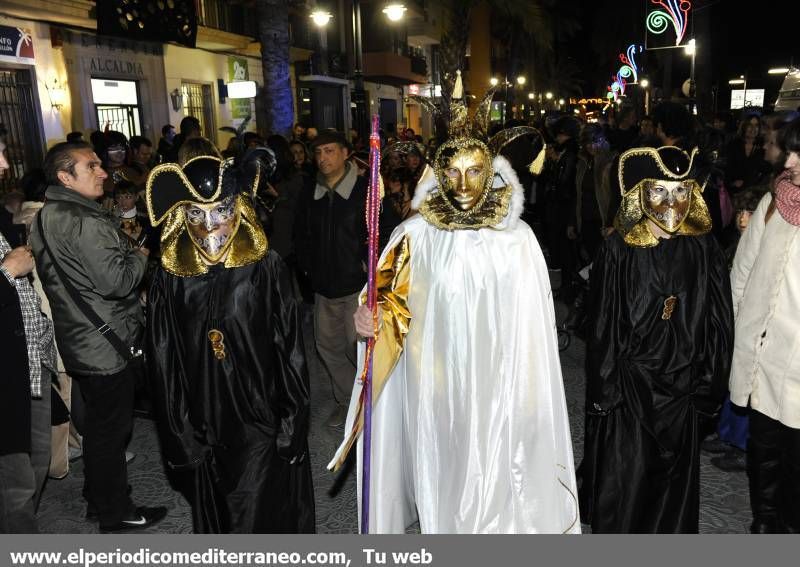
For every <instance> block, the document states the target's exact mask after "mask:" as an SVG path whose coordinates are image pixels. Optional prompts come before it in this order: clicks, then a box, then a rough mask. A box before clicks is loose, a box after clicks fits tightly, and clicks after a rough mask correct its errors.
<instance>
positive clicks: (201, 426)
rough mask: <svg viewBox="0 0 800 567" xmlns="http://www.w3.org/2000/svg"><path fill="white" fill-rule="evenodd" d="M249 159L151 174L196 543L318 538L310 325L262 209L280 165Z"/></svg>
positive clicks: (169, 412) (171, 384)
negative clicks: (206, 537)
mask: <svg viewBox="0 0 800 567" xmlns="http://www.w3.org/2000/svg"><path fill="white" fill-rule="evenodd" d="M248 156H249V157H248ZM248 156H246V157H244V158H243V159H242V160H241V161H240V162H239V163H236V164H234V163H233V158H230V159H228V160H225V161H222V160H220V159H219V158H216V157H199V158H195V159H193V160H192V161H191V162H189V163H188V164H187V165H186V166H185V167H184V168H183V169H182V168H180V167H179V166H177V165H175V164H165V165H162V166H158V167H157V168H155V169H154V170H153V172H152V174H151V177H150V180H149V182H148V185H147V191H146V198H147V208H148V212H149V214H150V218H151V221H152V223H153V224H154V225H160V224H163V231H162V237H161V251H162V255H161V267H160V268H159V269H158V271H157V273H156V275H155V277H154V280H153V283H152V285H151V287H150V293H149V305H148V331H147V336H148V352H149V364H150V373H151V379H152V394H153V399H154V405H155V408H156V413H157V419H158V425H159V431H160V434H161V441H162V449H163V452H164V456H165V458H166V461H167V463H168V465H169V466H170V467H171V468H172V469H173V470H175V471H183V472H184V474H183V475H180V476H183V477H184V479H186V480H188V484H189V485H190V486H191V488H190V489H189V490H188V492H189V494H188V495H187V496H188V497H189V499H190V502H191V505H192V512H193V519H194V529H195V532H201V533H219V532H222V533H229V532H234V533H286V532H289V533H291V532H313V531H314V500H313V489H312V483H311V469H310V466H309V462H308V458H306V450H307V441H306V437H307V431H308V423H309V398H308V374H307V369H306V363H305V356H304V350H303V342H302V333H301V325H300V316H299V313H298V307H297V304H296V302H295V301H294V299H293V298H292V291H291V290H292V288H291V283H290V276H289V274H288V272H287V270H286V267H285V265H284V263H283V262H282V261H281V258H280V257H279V256H278V254H277V253H275V252H274V251H272V250H268V247H267V239H266V236H265V235H264V231H263V229H262V228H261V225H260V224H259V223H258V220H257V218H256V214H255V211H254V209H253V205H252V201H251V199H252V195H254V194H255V192H256V189H257V186H258V183H259V180H261V181H265V180H266V179H267V178H269V173H270V171H269V169H274V159H273V158H272V154H271V153H269V151H268V150H266V149H264V148H256V149H253V150H250V151H249V152H248ZM263 160H268V161H263ZM262 161H263V163H262ZM268 162H269V163H268Z"/></svg>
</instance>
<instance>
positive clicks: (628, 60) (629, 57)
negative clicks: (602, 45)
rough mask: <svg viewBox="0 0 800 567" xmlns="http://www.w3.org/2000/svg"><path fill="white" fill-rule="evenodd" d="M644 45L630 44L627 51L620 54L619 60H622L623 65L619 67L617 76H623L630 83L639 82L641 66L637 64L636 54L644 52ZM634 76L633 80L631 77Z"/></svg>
mask: <svg viewBox="0 0 800 567" xmlns="http://www.w3.org/2000/svg"><path fill="white" fill-rule="evenodd" d="M642 49H643V47H642V46H641V45H636V44H635V43H632V44H631V45H629V46H628V49H627V51H626V52H625V53H620V54H619V60H620V61H622V67H620V68H619V73H617V77H618V78H619V77H622V78H623V79H625V80H626V81H628V83H638V82H639V67H638V66H637V65H636V54H637V53H641V52H642ZM631 78H633V80H632V81H631V80H630V79H631Z"/></svg>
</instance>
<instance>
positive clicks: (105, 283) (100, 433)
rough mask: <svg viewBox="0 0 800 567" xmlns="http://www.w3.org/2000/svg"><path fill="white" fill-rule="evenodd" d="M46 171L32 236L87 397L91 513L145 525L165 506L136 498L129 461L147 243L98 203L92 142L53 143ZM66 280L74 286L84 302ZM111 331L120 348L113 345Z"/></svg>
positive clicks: (68, 362)
mask: <svg viewBox="0 0 800 567" xmlns="http://www.w3.org/2000/svg"><path fill="white" fill-rule="evenodd" d="M44 171H45V175H46V177H47V181H48V183H49V185H50V186H49V187H48V189H47V193H46V198H47V202H46V204H45V206H44V207H43V208H42V211H41V212H40V218H39V220H38V222H35V223H34V224H33V227H32V231H31V237H30V240H31V246H32V248H33V253H34V256H35V258H36V266H37V269H38V273H39V275H40V277H41V280H42V286H43V288H44V291H45V293H46V294H47V298H48V300H49V301H50V306H51V309H52V315H53V323H54V325H55V332H56V339H57V341H58V345H59V347H60V353H61V357H62V360H63V361H64V366H65V368H66V370H67V372H68V373H69V374H70V375H71V376H73V377H74V378H75V379H77V380H78V381H79V383H80V387H81V393H82V395H83V398H84V401H85V403H86V419H85V421H86V423H85V427H84V429H85V431H84V441H83V448H84V463H85V466H86V468H85V474H86V485H85V488H84V495H85V496H86V498H87V500H88V502H89V506H88V508H87V518H92V517H94V516H95V515H96V517H97V519H98V520H99V522H100V529H101V531H123V530H131V529H141V528H144V527H147V526H149V525H151V524H153V523H155V522H157V521H159V520H161V519H162V518H163V517H164V516H165V514H166V508H163V507H157V508H148V507H136V506H134V505H133V503H132V501H131V499H130V497H129V496H128V480H127V476H128V475H127V467H126V463H125V446H126V445H127V443H128V440H129V438H130V434H131V430H132V426H133V399H134V384H135V381H136V373H137V372H140V371H141V370H140V369H141V363H140V358H138V357H136V356H135V355H136V354H137V351H138V345H139V343H140V339H141V335H142V332H143V329H144V315H143V313H142V309H141V307H140V305H139V298H138V290H137V288H138V286H139V284H140V282H141V280H142V277H143V276H144V272H145V266H146V261H147V250H145V249H134V248H131V246H130V244H129V239H127V238H125V237H124V235H122V234H121V233H120V232H119V230H118V227H117V224H116V221H115V219H113V217H112V216H111V215H110V214H109V213H107V212H106V211H104V210H103V209H102V207H101V206H100V205H99V204H98V203H97V201H96V199H98V198H99V197H102V196H103V181H104V180H105V179H106V178H107V177H108V175H107V174H106V172H105V171H103V168H102V167H101V163H100V159H99V158H98V157H97V155H96V154H95V153H94V151H93V150H92V147H91V146H90V145H89V144H85V143H74V144H70V143H61V144H57V145H55V146H54V147H53V148H52V149H50V151H49V152H48V153H47V156H46V157H45V162H44ZM40 231H41V233H40ZM42 233H43V234H42ZM64 280H67V281H66V282H65V281H64ZM65 284H67V285H68V286H71V287H72V288H74V290H76V291H77V294H78V295H79V296H80V299H81V300H82V303H83V304H84V306H79V305H78V304H77V303H76V301H75V299H74V298H73V297H72V296H71V295H70V291H68V288H67V287H65ZM86 306H88V308H89V309H88V310H87V309H86ZM89 310H91V311H93V312H94V313H95V314H96V317H97V318H98V319H100V320H102V321H103V323H105V325H104V327H103V329H104V331H103V332H102V333H101V332H100V331H98V329H97V327H96V326H95V324H93V323H92V322H91V321H90V319H89V316H91V313H90V315H89V316H87V314H86V313H87V312H89ZM107 328H110V329H111V331H112V332H113V333H109V332H107V330H106V329H107ZM113 334H115V335H116V337H117V338H118V339H119V343H120V344H123V345H125V350H123V349H122V348H119V345H117V346H113V345H112V342H111V341H110V338H109V337H112V338H113V336H112V335H113ZM128 351H129V352H130V353H129V352H128Z"/></svg>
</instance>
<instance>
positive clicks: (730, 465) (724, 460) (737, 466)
mask: <svg viewBox="0 0 800 567" xmlns="http://www.w3.org/2000/svg"><path fill="white" fill-rule="evenodd" d="M711 464H712V465H714V466H715V467H717V468H718V469H719V470H722V471H725V472H744V471H746V470H747V458H746V457H745V452H744V451H740V450H739V449H733V450H732V451H728V452H727V453H725V454H724V455H722V456H721V457H714V458H712V459H711Z"/></svg>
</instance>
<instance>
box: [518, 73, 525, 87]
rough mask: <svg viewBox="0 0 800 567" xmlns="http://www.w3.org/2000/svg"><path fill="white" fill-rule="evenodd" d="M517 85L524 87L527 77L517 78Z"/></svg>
mask: <svg viewBox="0 0 800 567" xmlns="http://www.w3.org/2000/svg"><path fill="white" fill-rule="evenodd" d="M517 84H518V85H519V86H522V85H524V84H525V77H523V76H522V75H520V76H519V77H517Z"/></svg>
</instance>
